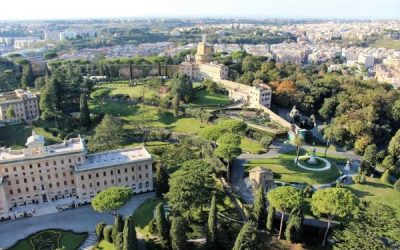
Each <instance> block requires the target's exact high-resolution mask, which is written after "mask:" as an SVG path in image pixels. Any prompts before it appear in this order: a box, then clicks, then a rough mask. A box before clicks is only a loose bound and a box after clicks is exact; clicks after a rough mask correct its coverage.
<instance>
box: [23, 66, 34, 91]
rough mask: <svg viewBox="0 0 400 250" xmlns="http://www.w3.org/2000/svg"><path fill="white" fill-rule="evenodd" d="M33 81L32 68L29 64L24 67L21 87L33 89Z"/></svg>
mask: <svg viewBox="0 0 400 250" xmlns="http://www.w3.org/2000/svg"><path fill="white" fill-rule="evenodd" d="M33 81H34V79H33V74H32V67H31V64H30V63H27V64H25V65H24V66H23V67H22V75H21V87H22V88H26V87H32V86H33Z"/></svg>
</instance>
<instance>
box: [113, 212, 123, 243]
mask: <svg viewBox="0 0 400 250" xmlns="http://www.w3.org/2000/svg"><path fill="white" fill-rule="evenodd" d="M123 230H124V218H123V217H122V215H121V214H118V215H117V216H115V219H114V228H113V231H112V237H113V242H116V241H117V236H118V233H122V231H123Z"/></svg>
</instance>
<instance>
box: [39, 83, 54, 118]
mask: <svg viewBox="0 0 400 250" xmlns="http://www.w3.org/2000/svg"><path fill="white" fill-rule="evenodd" d="M56 89H57V86H56V82H55V81H54V80H48V81H47V82H46V85H45V87H44V89H43V90H42V94H41V96H40V102H39V106H40V110H41V112H42V119H44V120H47V119H50V118H52V117H54V116H55V115H56V113H57V103H58V98H57V93H56Z"/></svg>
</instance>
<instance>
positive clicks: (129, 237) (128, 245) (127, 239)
mask: <svg viewBox="0 0 400 250" xmlns="http://www.w3.org/2000/svg"><path fill="white" fill-rule="evenodd" d="M122 236H123V241H124V242H123V248H122V249H123V250H135V249H137V239H136V230H135V225H134V224H133V216H132V215H131V216H128V217H127V218H126V219H125V222H124V230H123V232H122Z"/></svg>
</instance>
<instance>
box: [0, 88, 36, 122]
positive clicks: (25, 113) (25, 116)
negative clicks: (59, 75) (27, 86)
mask: <svg viewBox="0 0 400 250" xmlns="http://www.w3.org/2000/svg"><path fill="white" fill-rule="evenodd" d="M10 107H12V108H13V109H14V114H15V116H14V117H8V116H7V110H8V109H9V108H10ZM39 114H40V113H39V100H38V97H37V96H36V95H35V94H33V93H31V92H30V91H25V90H22V89H17V90H15V91H11V92H6V93H1V94H0V121H7V122H9V121H32V120H34V119H36V118H38V117H39Z"/></svg>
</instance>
